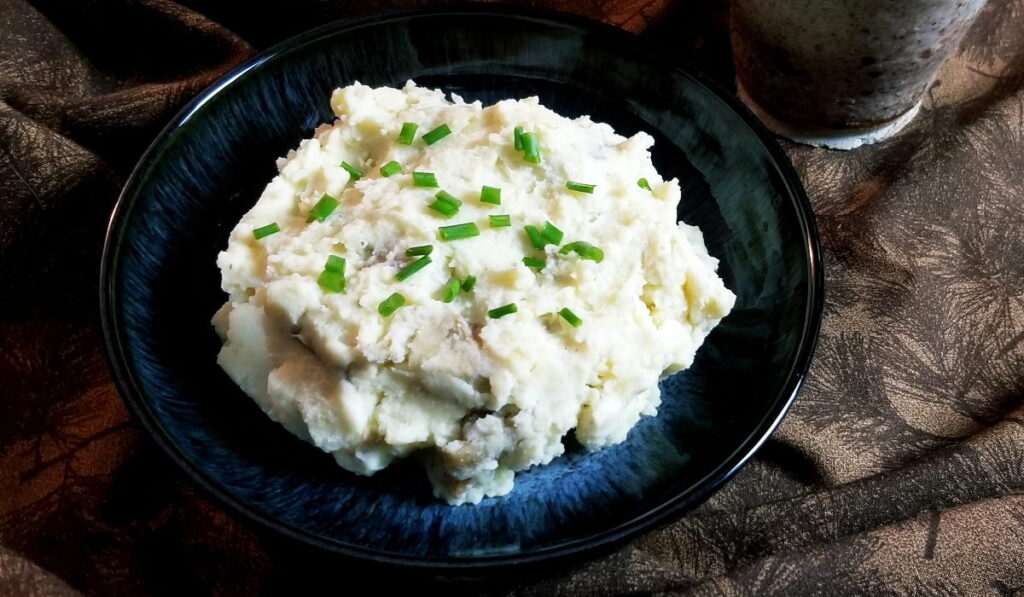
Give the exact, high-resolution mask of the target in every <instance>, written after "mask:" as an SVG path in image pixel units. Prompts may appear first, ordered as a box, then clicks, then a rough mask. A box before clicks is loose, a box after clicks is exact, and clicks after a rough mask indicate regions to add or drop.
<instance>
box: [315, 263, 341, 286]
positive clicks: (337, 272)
mask: <svg viewBox="0 0 1024 597" xmlns="http://www.w3.org/2000/svg"><path fill="white" fill-rule="evenodd" d="M316 283H317V284H319V285H320V287H321V288H323V289H324V290H327V291H330V292H345V259H344V258H343V257H338V256H337V255H328V256H327V261H326V262H325V263H324V271H323V272H321V274H320V275H319V276H318V277H317V279H316Z"/></svg>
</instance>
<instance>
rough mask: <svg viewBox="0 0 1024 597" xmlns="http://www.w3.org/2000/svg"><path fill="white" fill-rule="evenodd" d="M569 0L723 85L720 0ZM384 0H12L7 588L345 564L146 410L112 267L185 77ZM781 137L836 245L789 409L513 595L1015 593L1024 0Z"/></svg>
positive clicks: (1021, 579) (133, 586)
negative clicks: (876, 134)
mask: <svg viewBox="0 0 1024 597" xmlns="http://www.w3.org/2000/svg"><path fill="white" fill-rule="evenodd" d="M395 4H398V3H397V2H396V3H395ZM402 4H411V3H402ZM555 4H559V5H561V6H562V7H563V8H567V9H570V10H572V11H575V12H579V13H582V14H586V15H589V16H592V17H595V18H599V19H603V20H605V21H608V22H611V23H614V24H617V25H621V26H624V27H625V28H627V29H630V30H633V31H637V32H642V33H643V35H644V36H645V37H647V38H648V39H650V40H651V41H653V42H654V43H656V44H660V45H662V46H664V47H665V48H668V49H670V50H672V51H676V52H680V53H682V54H683V55H684V56H685V57H687V58H688V59H690V60H691V61H692V62H695V63H697V64H698V65H700V66H702V67H703V68H704V69H705V70H707V71H709V72H711V73H712V74H713V75H715V76H717V77H719V78H720V80H721V81H722V82H723V83H726V84H729V83H730V79H731V73H730V70H729V68H730V67H729V54H728V42H727V36H726V29H725V27H726V22H727V5H726V3H725V2H724V1H723V0H696V1H690V2H683V1H677V2H669V1H659V0H633V1H626V2H606V1H602V0H597V1H593V2H586V1H584V0H576V1H574V2H565V3H555V2H550V3H549V5H555ZM286 5H287V6H288V11H287V12H284V11H283V10H281V9H283V7H285V6H286ZM243 6H244V8H243ZM392 6H393V4H392V3H390V2H385V1H369V2H354V1H342V0H338V1H336V2H329V1H327V0H296V1H293V2H288V3H285V2H271V1H269V0H254V1H252V2H246V3H244V5H240V4H238V3H232V2H214V1H212V0H188V1H186V2H184V3H182V4H175V3H173V2H171V1H170V0H135V1H129V0H106V1H104V2H95V1H92V2H90V1H87V0H65V1H57V0H0V339H2V345H0V545H2V547H0V594H16V595H32V594H40V595H42V594H47V595H53V594H58V595H59V594H65V593H69V592H72V591H73V590H77V591H82V592H86V593H95V594H103V595H115V594H147V593H175V594H205V593H225V594H242V593H253V592H275V591H276V592H285V591H286V590H288V589H289V588H308V589H311V588H313V587H316V586H318V585H320V586H326V587H328V588H329V589H331V590H332V591H334V592H336V591H339V590H345V589H351V588H352V586H353V585H351V584H350V583H351V582H352V581H351V580H350V579H349V577H347V576H346V575H347V574H351V573H353V571H352V570H348V569H347V568H345V567H343V566H339V565H337V564H334V563H332V564H329V565H326V566H325V565H321V564H318V563H316V560H308V559H307V558H304V557H295V556H293V554H290V553H286V552H284V551H282V549H281V548H280V547H278V546H277V545H276V544H275V543H274V542H273V541H271V540H267V539H263V538H260V537H258V536H256V535H255V534H254V533H253V532H251V531H250V530H248V529H247V528H246V527H244V526H242V525H241V524H239V523H238V522H236V521H234V520H232V519H231V518H229V517H228V516H227V515H225V514H224V513H222V512H221V511H220V510H218V509H217V508H216V507H214V506H212V505H210V504H209V503H207V501H206V500H204V499H203V498H202V497H200V496H198V495H197V494H196V492H195V491H194V490H193V488H192V487H191V486H190V484H189V483H188V482H186V481H185V480H184V478H183V476H182V475H181V474H180V473H179V472H178V471H177V470H176V469H174V468H173V467H172V466H171V465H170V464H169V463H168V462H167V461H166V460H165V459H164V458H163V457H162V456H161V455H160V454H159V453H158V451H157V450H156V449H155V448H154V447H153V446H152V445H151V443H150V442H149V441H148V440H147V439H145V438H144V437H143V435H142V434H141V433H140V431H139V429H138V428H137V426H136V425H135V424H134V423H133V422H131V420H130V419H129V417H128V415H127V413H126V411H125V409H124V407H123V405H122V403H121V401H120V399H119V398H118V396H117V394H116V392H115V390H114V388H113V386H112V385H111V381H110V377H109V374H108V372H107V369H106V365H105V363H104V361H103V358H102V356H101V339H100V337H99V334H98V331H97V327H98V326H97V322H96V317H97V316H96V301H95V296H96V277H97V276H96V274H97V263H98V255H99V250H100V243H101V239H102V232H103V229H104V224H105V220H106V217H107V215H108V213H109V210H110V208H111V206H112V204H113V201H114V198H115V196H116V193H117V191H118V189H119V187H120V185H121V183H122V182H123V180H124V178H125V176H126V174H127V172H128V171H129V169H130V168H131V166H132V164H133V163H134V161H135V160H136V159H137V157H138V156H139V154H140V153H141V151H142V149H143V148H144V146H145V145H146V143H147V142H148V141H149V140H150V139H151V138H152V137H153V136H154V135H155V134H156V132H157V131H158V129H159V127H160V126H161V125H162V124H163V123H164V122H166V121H167V119H168V118H170V116H171V115H172V114H173V113H174V112H175V111H176V109H177V108H178V107H179V106H180V105H181V104H182V103H183V102H185V101H186V100H187V99H188V98H189V97H191V96H192V95H193V94H195V93H197V92H198V91H199V90H201V89H202V88H203V87H205V86H206V85H207V84H209V83H210V82H211V81H212V80H213V79H214V78H215V77H217V76H218V75H219V74H220V73H222V72H224V70H225V69H227V68H229V67H231V66H232V65H234V64H236V63H238V62H239V61H241V60H243V59H244V58H245V57H247V56H249V55H251V54H252V53H253V52H254V51H255V49H257V48H263V47H266V46H267V45H269V44H271V43H273V42H276V41H279V40H281V39H283V38H285V37H287V36H289V35H291V34H294V33H297V32H299V31H301V30H303V29H307V28H309V27H312V26H314V25H317V24H319V23H322V22H324V21H327V20H332V19H335V18H341V17H345V16H350V15H353V14H357V13H359V12H368V11H374V10H380V9H384V8H389V7H392ZM785 147H786V148H787V150H788V151H789V153H790V155H791V157H792V159H793V161H794V162H795V164H796V166H797V168H798V170H799V171H800V173H801V175H802V177H803V180H804V181H805V183H806V185H807V189H808V192H809V194H810V195H811V198H812V200H813V202H814V206H815V209H816V211H817V214H818V221H819V224H820V226H821V231H822V235H823V241H824V245H825V250H826V257H827V259H828V268H827V272H828V305H827V310H826V317H825V322H824V326H823V329H822V336H821V344H820V348H819V350H818V353H817V358H816V361H815V363H814V365H813V367H812V374H811V377H810V380H809V382H808V384H807V387H806V389H805V391H804V392H803V394H802V396H801V398H800V399H799V400H798V401H797V403H796V405H795V407H794V408H793V410H792V413H791V414H790V416H789V417H788V418H787V420H786V422H785V423H784V424H783V426H782V428H781V429H780V430H779V432H778V433H777V434H776V435H775V436H774V439H772V440H771V441H770V442H769V443H768V444H767V445H766V446H765V448H764V450H762V451H761V452H760V454H759V456H758V457H757V458H756V459H755V460H754V461H753V462H752V463H751V464H750V465H749V466H748V467H747V468H746V469H744V470H743V471H742V472H741V473H740V474H739V475H738V476H737V477H736V479H735V480H734V481H733V482H732V483H730V484H729V485H728V486H727V487H726V488H725V489H724V490H723V491H721V492H720V493H718V494H717V495H715V496H714V497H713V498H712V499H711V500H710V501H709V502H708V503H707V504H706V505H704V506H703V507H701V508H700V509H698V510H697V511H696V512H694V513H693V514H692V515H691V516H689V517H687V518H685V519H683V520H681V521H680V522H678V523H676V524H674V525H672V526H670V527H668V528H666V529H664V530H662V531H659V532H655V533H652V534H650V535H648V536H646V537H643V538H641V539H639V540H637V541H634V542H633V543H632V544H630V545H628V546H627V547H625V548H623V549H621V550H620V551H619V552H617V553H616V554H614V555H611V556H608V557H605V558H602V559H600V560H597V561H594V562H591V563H589V564H586V565H584V566H582V567H580V568H576V569H571V570H564V571H561V572H560V573H559V574H556V575H555V576H553V577H550V578H547V579H541V580H532V581H529V582H527V581H523V580H522V579H520V582H519V583H512V584H508V585H507V586H506V585H499V586H498V587H495V588H494V592H495V593H498V594H501V593H506V592H511V593H513V594H516V595H541V594H558V595H591V594H602V595H611V594H647V593H667V594H693V595H755V594H756V595H833V594H860V595H864V594H887V595H888V594H896V595H986V594H991V595H1013V594H1021V593H1024V494H1022V490H1024V406H1022V404H1024V0H990V2H989V4H988V6H987V7H986V8H985V9H984V12H983V14H982V15H981V17H980V20H979V21H978V23H977V24H976V25H975V27H974V28H973V29H972V31H971V33H970V34H969V36H968V38H967V40H966V41H965V45H964V47H963V49H962V51H961V52H960V53H959V54H958V56H957V57H956V58H955V60H954V61H953V62H952V63H950V64H949V65H948V66H947V67H946V68H945V69H944V71H943V73H942V75H941V77H940V81H939V82H938V83H936V85H935V86H934V88H933V89H932V90H931V91H930V93H929V97H928V100H927V103H926V106H925V110H924V111H923V113H922V114H921V116H919V117H918V119H917V120H916V121H915V122H914V123H913V125H912V126H911V127H910V128H909V129H908V130H907V131H905V132H904V133H903V134H901V135H900V136H899V137H898V138H896V139H894V140H891V141H890V142H887V143H884V144H882V145H879V146H874V147H868V148H864V149H861V150H858V151H855V152H850V153H835V152H829V151H824V150H818V149H811V148H806V147H797V146H794V145H791V144H787V145H785ZM357 571H358V569H357ZM321 583H325V584H323V585H321ZM427 588H428V587H427V586H426V585H423V584H421V585H419V589H420V590H427ZM456 589H460V590H465V591H467V592H474V591H477V590H479V589H480V587H469V588H466V587H459V586H454V585H452V586H448V587H446V590H452V591H455V590H456Z"/></svg>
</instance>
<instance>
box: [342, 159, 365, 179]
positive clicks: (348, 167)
mask: <svg viewBox="0 0 1024 597" xmlns="http://www.w3.org/2000/svg"><path fill="white" fill-rule="evenodd" d="M341 167H342V168H344V169H345V172H348V175H349V176H351V177H352V182H355V181H357V180H359V179H360V178H362V177H363V171H362V170H359V169H358V168H356V167H355V166H353V165H352V164H349V163H348V162H342V163H341Z"/></svg>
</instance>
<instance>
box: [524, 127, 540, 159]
mask: <svg viewBox="0 0 1024 597" xmlns="http://www.w3.org/2000/svg"><path fill="white" fill-rule="evenodd" d="M523 159H524V160H526V161H527V162H530V163H531V164H539V163H540V143H539V142H538V141H537V133H523Z"/></svg>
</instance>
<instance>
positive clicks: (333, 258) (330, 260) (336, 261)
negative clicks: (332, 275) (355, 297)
mask: <svg viewBox="0 0 1024 597" xmlns="http://www.w3.org/2000/svg"><path fill="white" fill-rule="evenodd" d="M324 270H325V271H328V272H338V273H340V274H343V273H345V258H344V257H338V256H337V255H328V256H327V261H326V262H325V263H324Z"/></svg>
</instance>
